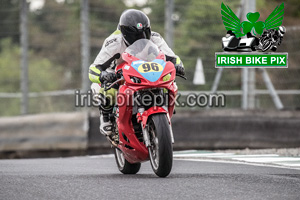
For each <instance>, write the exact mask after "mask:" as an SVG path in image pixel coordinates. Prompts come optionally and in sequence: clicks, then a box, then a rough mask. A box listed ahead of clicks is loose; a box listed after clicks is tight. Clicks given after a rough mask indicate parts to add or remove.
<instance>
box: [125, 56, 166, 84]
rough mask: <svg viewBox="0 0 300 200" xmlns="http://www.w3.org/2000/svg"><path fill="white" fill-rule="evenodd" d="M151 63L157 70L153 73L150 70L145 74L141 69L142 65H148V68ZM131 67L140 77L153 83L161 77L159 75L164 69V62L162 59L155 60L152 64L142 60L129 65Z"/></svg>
mask: <svg viewBox="0 0 300 200" xmlns="http://www.w3.org/2000/svg"><path fill="white" fill-rule="evenodd" d="M152 63H157V66H158V70H157V71H154V70H153V69H150V70H149V71H146V72H145V70H143V68H142V65H144V64H148V66H149V67H150V66H151V64H152ZM131 66H132V67H133V68H134V69H135V70H136V71H137V72H138V73H139V74H140V75H142V76H143V77H144V78H145V79H147V80H148V81H150V82H155V81H157V80H158V79H159V78H160V77H161V74H162V72H163V70H164V69H165V66H166V62H165V61H164V60H162V59H155V60H153V61H152V62H145V61H142V60H137V61H133V62H132V63H131Z"/></svg>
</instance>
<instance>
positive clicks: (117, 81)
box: [104, 77, 124, 91]
mask: <svg viewBox="0 0 300 200" xmlns="http://www.w3.org/2000/svg"><path fill="white" fill-rule="evenodd" d="M123 80H124V78H123V77H122V78H120V79H118V80H116V81H115V82H113V83H112V84H110V85H109V86H108V87H106V84H105V85H104V91H107V90H109V89H110V88H112V86H114V85H115V84H117V83H119V82H120V81H123Z"/></svg>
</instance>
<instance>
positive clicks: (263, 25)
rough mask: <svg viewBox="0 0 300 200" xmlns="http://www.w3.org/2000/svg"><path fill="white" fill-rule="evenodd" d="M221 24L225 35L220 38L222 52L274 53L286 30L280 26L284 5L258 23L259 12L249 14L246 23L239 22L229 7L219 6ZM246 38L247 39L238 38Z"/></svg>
mask: <svg viewBox="0 0 300 200" xmlns="http://www.w3.org/2000/svg"><path fill="white" fill-rule="evenodd" d="M221 9H222V10H221V14H222V20H223V24H224V26H225V28H226V30H227V34H226V36H225V37H223V38H222V42H223V50H224V51H256V50H259V51H263V52H264V51H267V50H272V51H276V50H277V47H278V46H279V45H280V44H281V42H282V39H283V35H284V34H285V32H286V29H285V27H284V26H281V25H282V21H283V14H284V3H282V4H281V5H279V6H277V7H276V8H275V9H274V10H273V12H272V13H271V14H270V15H269V16H268V17H267V19H266V20H265V21H264V22H263V21H258V19H259V17H260V14H259V12H255V13H252V12H249V13H248V14H247V15H246V17H247V19H248V21H243V22H241V21H240V19H239V18H238V17H237V16H236V15H235V14H234V12H233V11H232V10H231V9H230V8H229V6H227V5H225V4H224V3H222V4H221ZM242 36H247V38H240V37H242Z"/></svg>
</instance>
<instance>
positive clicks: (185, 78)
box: [176, 74, 187, 80]
mask: <svg viewBox="0 0 300 200" xmlns="http://www.w3.org/2000/svg"><path fill="white" fill-rule="evenodd" d="M176 76H179V77H180V78H183V79H184V80H187V77H185V76H182V75H180V74H176Z"/></svg>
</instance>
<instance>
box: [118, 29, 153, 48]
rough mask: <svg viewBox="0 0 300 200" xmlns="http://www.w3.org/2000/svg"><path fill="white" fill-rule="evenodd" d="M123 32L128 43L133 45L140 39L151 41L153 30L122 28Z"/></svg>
mask: <svg viewBox="0 0 300 200" xmlns="http://www.w3.org/2000/svg"><path fill="white" fill-rule="evenodd" d="M121 32H122V34H123V37H124V39H125V40H126V42H127V43H128V44H129V45H131V44H133V43H134V42H135V41H137V40H139V39H148V40H149V39H150V37H151V30H150V28H149V27H147V28H142V29H137V28H135V27H128V26H121Z"/></svg>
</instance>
